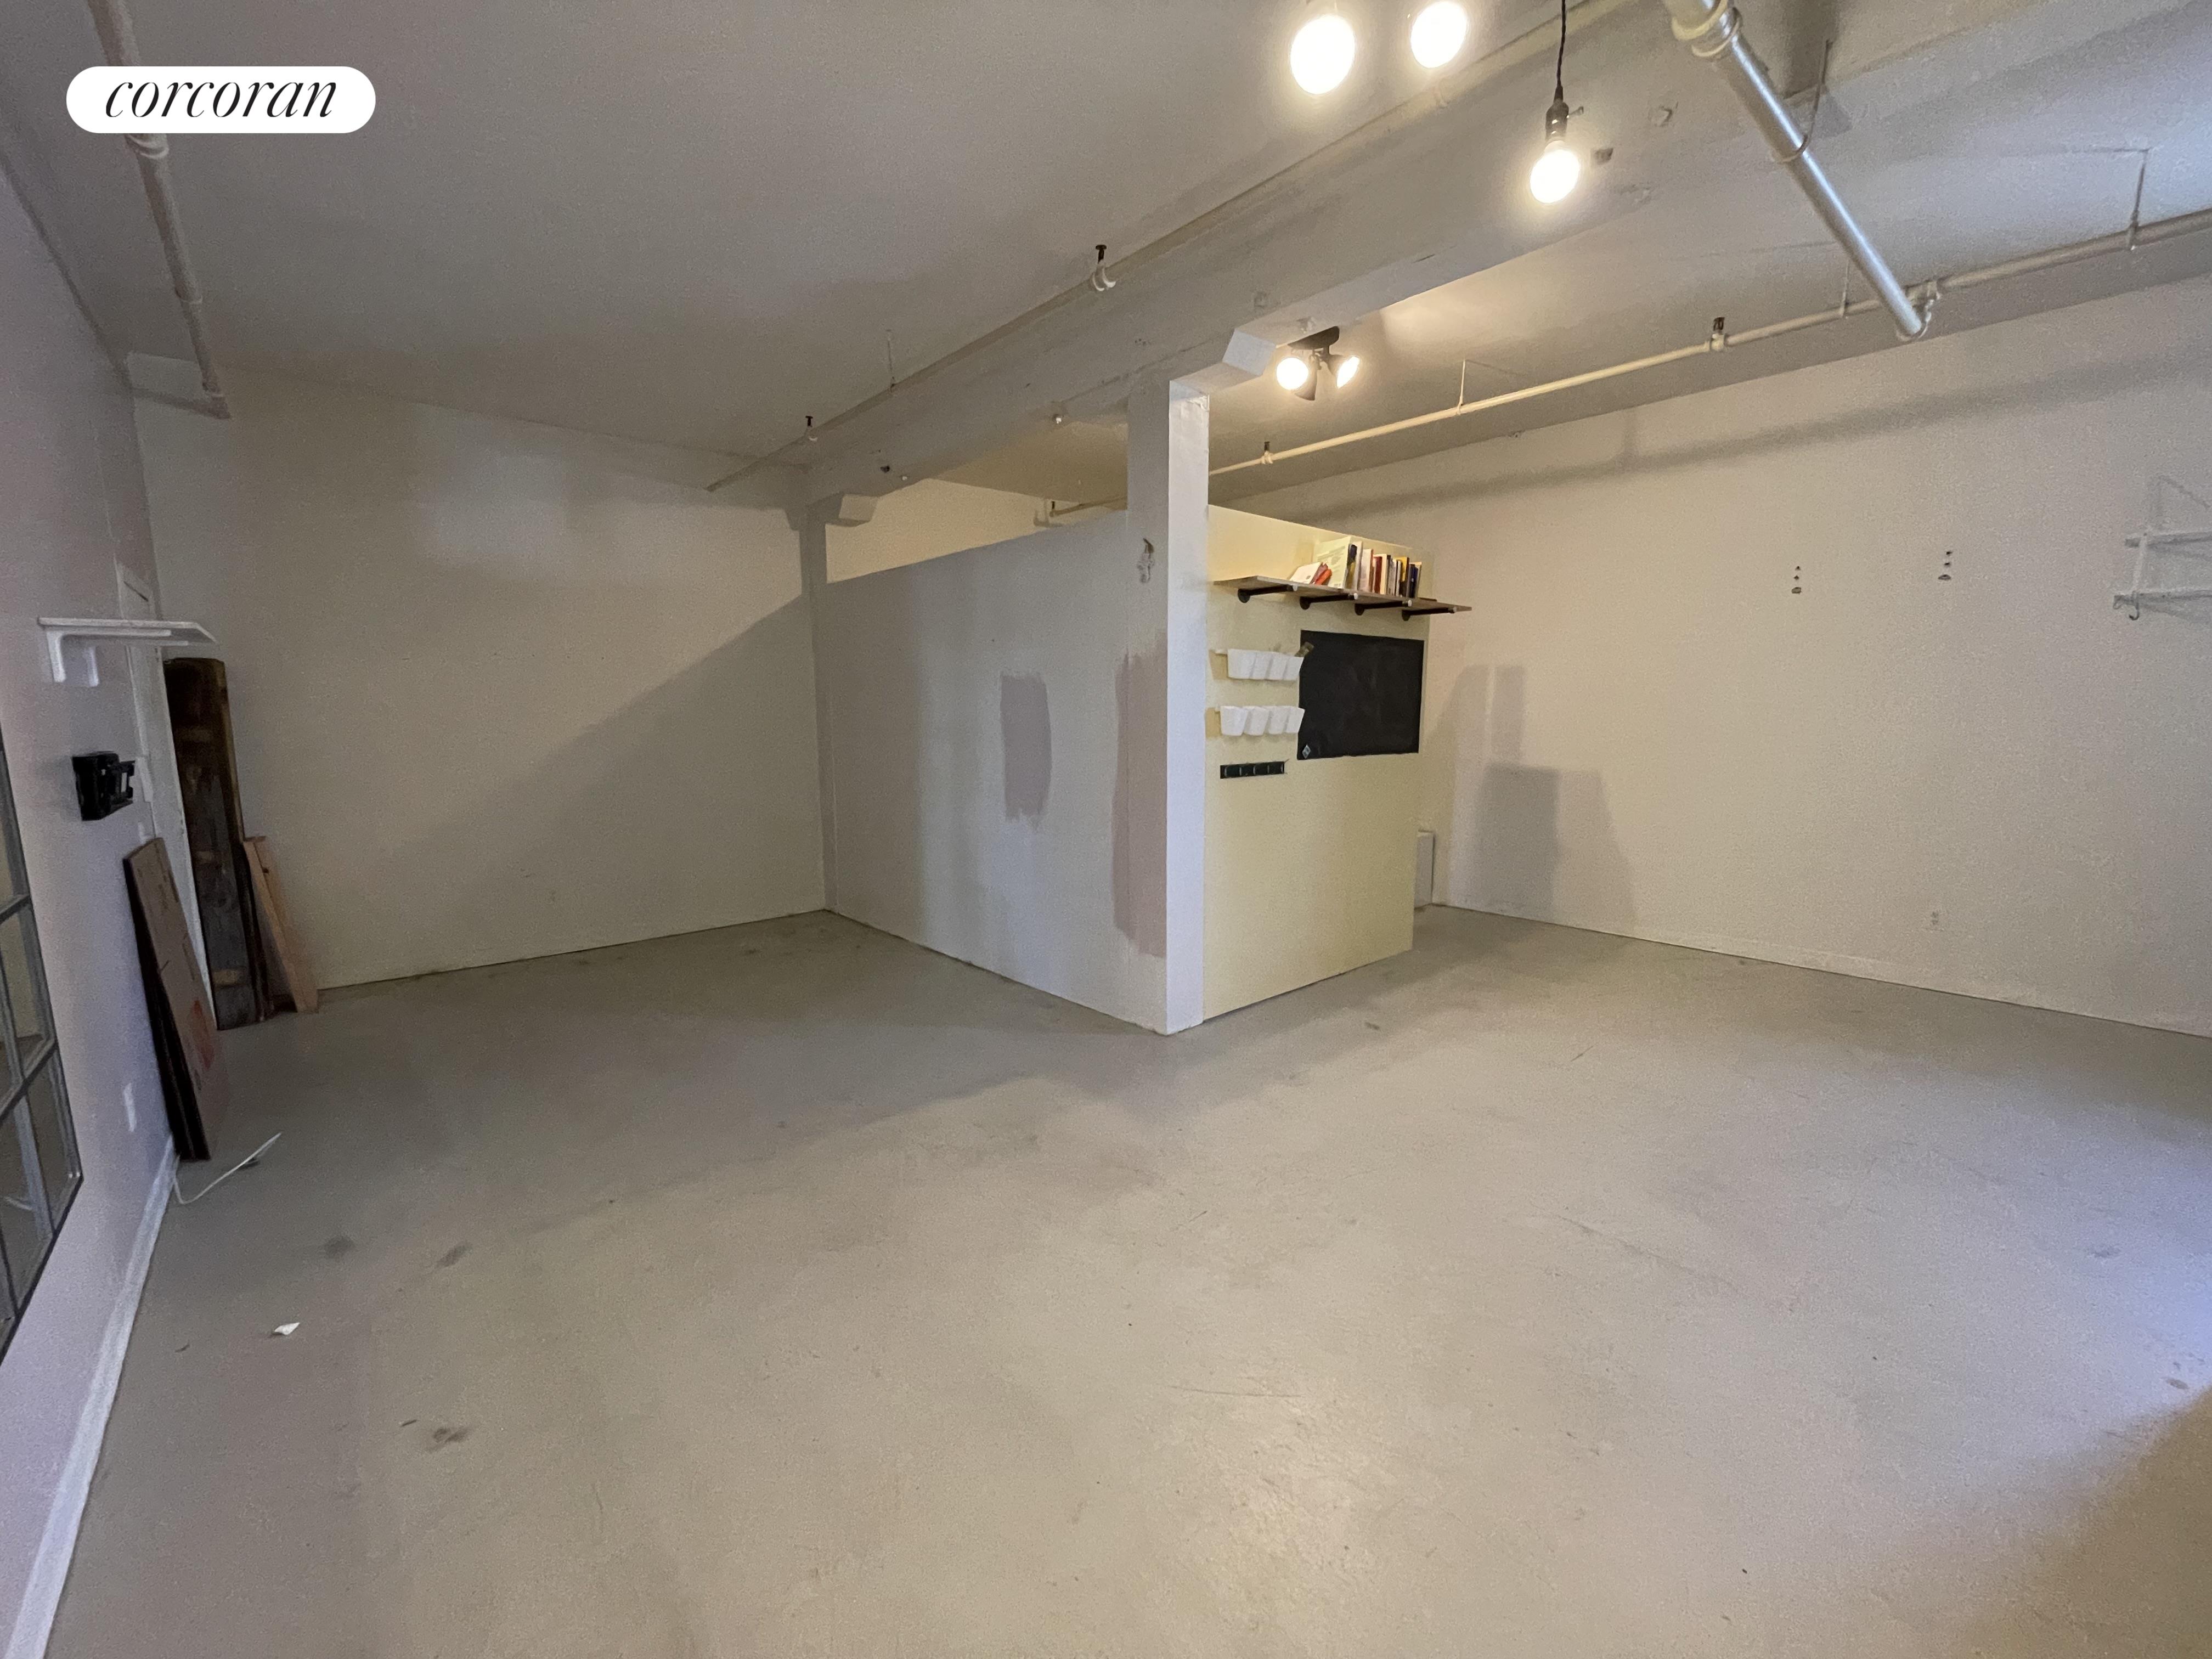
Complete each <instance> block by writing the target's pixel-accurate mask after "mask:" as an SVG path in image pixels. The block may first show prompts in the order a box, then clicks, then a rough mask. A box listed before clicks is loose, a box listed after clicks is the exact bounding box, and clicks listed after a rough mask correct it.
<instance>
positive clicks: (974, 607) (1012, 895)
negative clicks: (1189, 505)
mask: <svg viewBox="0 0 2212 1659" xmlns="http://www.w3.org/2000/svg"><path fill="white" fill-rule="evenodd" d="M824 607H825V610H824V618H823V639H824V641H825V643H824V647H823V680H824V688H825V692H826V698H827V702H828V704H829V739H830V741H829V752H830V754H831V756H832V764H831V789H832V793H833V799H832V802H831V808H832V812H831V817H832V821H833V823H834V824H835V839H836V846H835V860H836V871H837V908H838V909H839V910H840V911H841V912H842V913H843V914H844V915H848V916H851V917H853V918H854V920H855V921H862V922H866V924H867V925H868V926H870V927H879V928H882V929H884V931H885V932H887V933H896V934H898V935H899V936H900V937H902V938H904V939H912V940H914V941H915V943H917V944H920V945H927V946H928V947H929V948H930V949H932V950H933V951H943V952H944V953H945V955H947V956H951V957H958V958H959V959H960V960H962V961H963V962H971V963H976V964H977V965H979V966H981V967H984V968H987V969H991V970H992V971H993V972H994V973H1000V974H1004V975H1006V976H1007V977H1008V978H1010V979H1015V980H1018V981H1022V982H1023V983H1024V984H1027V985H1033V986H1036V987H1040V988H1042V989H1043V990H1047V991H1049V992H1051V993H1053V994H1054V995H1057V996H1063V997H1066V998H1068V999H1069V1000H1073V1001H1075V1002H1079V1003H1082V1004H1084V1005H1085V1006H1088V1007H1092V1008H1097V1009H1100V1010H1102V1011H1103V1012H1107V1013H1109V1014H1113V1015H1115V1017H1117V1018H1121V1019H1127V1020H1130V1021H1132V1022H1133V1023H1136V1024H1146V1025H1153V1026H1157V1025H1158V1023H1159V1021H1160V1018H1161V1008H1162V998H1163V986H1164V978H1163V975H1164V959H1165V944H1164V938H1163V937H1162V934H1161V930H1160V927H1159V922H1158V913H1157V911H1156V909H1154V908H1152V907H1150V906H1149V905H1148V904H1147V903H1146V900H1147V899H1148V898H1149V897H1151V896H1152V890H1153V889H1155V888H1156V887H1157V886H1158V879H1157V877H1156V876H1154V875H1152V874H1151V873H1150V872H1148V871H1146V869H1143V868H1140V867H1139V866H1140V865H1141V864H1142V863H1143V860H1144V854H1145V852H1146V826H1147V824H1148V823H1149V825H1150V826H1151V833H1150V839H1151V841H1152V842H1157V840H1158V834H1159V830H1158V821H1159V815H1160V811H1161V806H1160V801H1159V790H1158V781H1157V779H1156V778H1155V777H1152V774H1154V773H1156V772H1157V763H1156V761H1155V762H1151V763H1148V762H1147V761H1146V757H1145V753H1144V751H1145V750H1146V747H1147V745H1149V747H1150V749H1151V750H1152V752H1153V753H1154V754H1156V753H1157V750H1158V742H1159V726H1160V714H1159V710H1160V703H1159V700H1158V693H1157V690H1152V689H1150V688H1152V687H1153V685H1154V684H1155V683H1156V682H1157V681H1158V678H1159V676H1160V665H1159V664H1158V661H1157V659H1156V653H1158V650H1159V648H1160V646H1159V638H1160V635H1159V628H1158V606H1157V603H1156V596H1155V594H1154V593H1153V592H1152V590H1151V588H1150V587H1149V586H1148V585H1147V584H1146V583H1145V582H1144V581H1142V580H1140V571H1139V556H1138V550H1137V547H1136V545H1135V538H1134V536H1133V532H1131V529H1130V526H1129V522H1128V519H1127V515H1126V514H1124V513H1113V514H1110V515H1109V516H1107V517H1105V518H1102V519H1098V520H1093V521H1091V522H1090V523H1087V524H1083V525H1078V526H1068V527H1065V528H1060V529H1055V530H1048V531H1041V532H1036V533H1035V534H1033V535H1030V536H1027V537H1024V538H1020V539H1018V540H1016V541H1012V542H1006V543H1002V544H998V545H995V546H990V547H979V548H973V549H970V550H967V551H964V552H958V553H954V554H951V555H950V556H945V557H941V558H935V559H931V560H928V561H927V562H921V563H910V564H903V565H900V566H897V567H896V568H887V569H883V570H880V571H878V572H876V573H875V574H870V575H865V576H860V577H857V578H854V579H853V580H848V581H841V582H832V583H830V584H829V586H828V587H827V589H826V591H825V594H824ZM1147 815H1149V817H1147Z"/></svg>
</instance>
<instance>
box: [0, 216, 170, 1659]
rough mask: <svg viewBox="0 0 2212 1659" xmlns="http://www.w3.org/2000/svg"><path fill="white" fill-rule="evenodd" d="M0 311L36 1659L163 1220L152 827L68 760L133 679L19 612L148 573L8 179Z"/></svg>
mask: <svg viewBox="0 0 2212 1659" xmlns="http://www.w3.org/2000/svg"><path fill="white" fill-rule="evenodd" d="M0 317H4V318H5V319H6V321H5V324H4V325H0V387H4V388H5V394H4V396H0V501H5V502H6V503H7V505H6V507H5V509H4V511H0V640H4V641H5V647H4V648H0V738H4V739H5V742H6V745H7V751H8V766H9V773H10V775H11V776H12V778H13V781H14V785H15V809H16V813H17V816H18V818H19V820H20V821H21V825H22V831H23V845H24V854H25V856H26V859H27V861H28V864H29V867H30V878H31V891H32V896H33V900H34V902H35V903H36V906H37V911H38V919H39V934H40V941H41V943H42V944H43V945H44V947H45V951H46V977H47V983H48V985H49V987H50V988H51V989H52V994H53V1001H54V1019H55V1024H56V1026H57V1028H58V1032H59V1036H60V1041H61V1054H62V1064H63V1066H64V1069H65V1071H66V1073H67V1077H68V1082H69V1092H70V1108H71V1110H72V1111H73V1113H74V1114H75V1116H76V1132H77V1140H78V1145H79V1147H80V1150H81V1152H82V1158H83V1163H84V1171H85V1178H84V1188H83V1190H82V1192H81V1193H80V1194H79V1195H78V1197H77V1200H76V1207H75V1208H74V1209H73V1210H72V1211H71V1212H70V1216H69V1218H68V1220H67V1221H66V1222H65V1223H64V1225H63V1227H62V1231H61V1237H60V1238H59V1239H58V1242H57V1243H56V1244H55V1247H54V1253H53V1255H52V1257H51V1259H50V1260H49V1261H48V1262H47V1265H46V1273H45V1276H44V1277H43V1278H42V1279H40V1283H39V1286H38V1289H37V1291H36V1292H35V1294H34V1295H33V1298H32V1302H31V1307H30V1311H29V1313H28V1315H27V1317H26V1318H25V1320H24V1322H23V1327H22V1329H21V1331H19V1332H18V1333H17V1334H16V1337H15V1344H14V1346H12V1347H10V1348H9V1351H8V1354H7V1357H6V1358H5V1360H4V1361H0V1651H4V1652H5V1653H6V1654H7V1655H8V1656H9V1659H32V1656H34V1655H35V1654H36V1653H37V1652H38V1651H39V1650H40V1647H41V1646H42V1645H43V1643H44V1640H45V1635H46V1624H47V1620H49V1619H50V1618H51V1616H52V1610H53V1606H54V1603H55V1600H56V1599H57V1598H58V1596H59V1595H60V1592H61V1575H62V1574H63V1573H64V1571H66V1569H67V1567H68V1565H69V1552H70V1547H71V1546H72V1544H73V1542H74V1541H75V1537H76V1516H77V1514H78V1512H79V1507H80V1505H81V1504H82V1499H83V1496H84V1492H85V1489H86V1486H87V1485H88V1482H89V1480H90V1479H91V1475H92V1471H93V1466H94V1459H95V1457H96V1455H97V1453H98V1450H99V1443H100V1432H101V1431H102V1429H103V1428H104V1427H105V1425H106V1407H107V1403H108V1401H109V1400H110V1399H112V1390H113V1388H114V1383H115V1379H116V1376H117V1375H118V1373H119V1370H120V1367H121V1363H122V1342H123V1340H124V1339H125V1337H126V1336H127V1335H128V1334H129V1328H130V1319H131V1313H132V1311H133V1310H134V1309H135V1307H136V1304H137V1290H138V1285H139V1282H140V1279H139V1275H141V1274H142V1273H143V1267H144V1259H145V1253H146V1251H147V1250H148V1249H150V1247H151V1244H152V1234H151V1231H150V1230H149V1226H148V1223H149V1216H150V1219H151V1222H152V1224H153V1225H158V1224H159V1219H160V1214H161V1212H160V1210H159V1209H153V1210H150V1211H149V1195H150V1194H154V1193H155V1192H156V1191H157V1190H159V1188H158V1187H157V1183H160V1182H163V1181H164V1180H165V1179H166V1177H165V1174H164V1170H165V1168H166V1164H165V1160H166V1157H167V1147H168V1126H167V1120H166V1119H165V1118H164V1116H163V1114H162V1107H161V1081H160V1079H159V1076H158V1075H157V1073H156V1072H155V1065H154V1054H153V1048H152V1046H151V1042H150V1041H149V1036H148V1035H147V1030H146V1004H145V999H144V994H143V991H142V990H141V988H140V985H139V978H138V955H137V945H136V943H135V941H134V938H133V935H132V932H131V909H130V902H129V900H128V899H127V898H126V897H125V891H124V885H123V866H122V860H123V857H124V855H125V854H126V853H128V852H129V851H130V850H131V848H134V847H136V846H137V844H138V843H139V842H142V841H143V840H144V839H145V838H146V837H147V836H148V835H149V833H150V826H149V822H148V819H147V817H146V815H145V813H144V812H143V811H140V810H136V809H131V810H125V811H122V812H118V813H117V814H115V815H114V816H113V817H108V818H106V819H103V820H101V821H100V823H83V822H82V821H81V820H80V819H79V817H78V816H77V808H76V787H75V784H74V782H73V781H72V776H71V773H70V762H69V757H70V755H72V754H75V753H81V752H83V751H85V750H95V749H112V750H118V751H119V752H122V753H129V752H131V750H134V749H136V748H137V742H136V731H135V726H134V722H133V718H132V711H131V679H130V676H129V674H128V672H127V671H126V670H125V664H124V662H123V660H122V659H121V658H120V655H119V647H103V648H102V655H103V661H102V664H101V669H102V672H101V684H100V685H99V686H97V687H95V688H87V687H82V686H58V685H56V684H53V683H52V680H51V679H50V678H48V677H47V674H46V653H45V651H44V649H43V646H42V643H41V639H40V633H39V629H38V624H37V618H38V617H41V616H112V615H114V614H115V610H116V603H117V600H116V567H117V565H118V563H121V564H123V565H125V566H126V567H128V568H130V569H131V570H132V571H134V572H136V573H137V574H138V575H139V576H140V577H141V578H142V579H143V580H151V577H152V574H153V555H152V548H151V544H150V541H149V537H148V534H147V528H146V507H145V497H144V493H143V487H142V485H141V483H140V479H139V470H138V451H137V440H136V438H135V436H134V435H133V434H132V430H131V397H130V393H129V392H128V390H127V389H126V387H125V385H124V382H123V379H122V377H121V375H120V374H118V372H117V371H116V369H115V367H114V366H113V364H112V363H111V362H109V361H108V359H107V357H106V355H105V353H104V352H103V350H102V349H101V347H100V343H99V342H98V341H97V340H96V339H95V338H94V336H93V333H92V331H91V329H90V328H89V327H88V325H86V323H85V321H84V319H83V318H82V316H81V315H80V313H78V311H77V309H76V306H75V304H74V303H73V301H71V300H70V294H69V290H68V289H67V288H66V287H65V286H64V283H63V282H62V279H61V276H60V273H59V272H58V270H57V269H56V267H55V265H54V264H53V262H52V258H50V257H49V256H48V254H47V252H46V247H45V246H44V245H43V244H42V243H41V241H40V239H39V237H38V235H37V234H36V233H35V232H34V231H33V228H32V227H31V224H30V222H29V221H28V220H27V218H26V217H25V216H24V214H23V211H22V210H21V205H20V204H19V203H18V202H17V200H16V198H15V195H14V193H13V191H11V190H10V188H9V185H8V184H7V183H6V181H5V179H4V178H0ZM126 1091H128V1093H129V1095H130V1097H131V1100H132V1105H131V1107H130V1108H129V1109H126V1108H125V1093H126ZM134 1118H135V1121H133V1119H134Z"/></svg>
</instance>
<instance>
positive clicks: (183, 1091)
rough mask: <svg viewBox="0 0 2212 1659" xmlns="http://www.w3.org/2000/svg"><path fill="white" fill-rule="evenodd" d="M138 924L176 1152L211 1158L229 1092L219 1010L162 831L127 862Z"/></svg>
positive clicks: (149, 1014) (140, 954)
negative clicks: (204, 978)
mask: <svg viewBox="0 0 2212 1659" xmlns="http://www.w3.org/2000/svg"><path fill="white" fill-rule="evenodd" d="M123 867H124V872H125V878H126V879H127V881H128V882H129V884H130V888H131V917H132V920H133V921H135V922H136V923H137V928H138V959H139V964H140V967H141V969H142V970H143V973H144V975H145V978H146V1012H147V1018H148V1019H149V1023H150V1024H151V1025H152V1027H153V1031H154V1048H155V1057H156V1059H157V1060H159V1061H160V1062H161V1093H162V1096H163V1098H164V1099H165V1101H166V1102H167V1106H168V1109H169V1127H170V1130H171V1132H172V1133H173V1134H174V1135H175V1137H176V1142H177V1156H178V1157H179V1158H205V1157H207V1156H208V1154H209V1152H210V1148H211V1147H212V1146H213V1144H214V1140H215V1135H216V1128H217V1127H218V1124H219V1122H220V1121H221V1119H222V1111H223V1108H224V1106H225V1105H226V1104H227V1103H228V1098H229V1085H228V1081H227V1080H226V1079H225V1077H224V1073H223V1066H222V1049H221V1048H219V1047H218V1046H217V1044H216V1022H215V1016H214V1015H213V1013H211V1012H210V1010H209V1007H208V993H207V987H206V986H205V985H204V984H203V983H202V982H201V981H200V970H199V962H198V959H197V957H195V956H194V955H193V953H192V936H191V931H190V930H189V929H187V928H186V927H185V908H184V905H183V903H182V902H180V901H179V899H178V897H177V886H176V882H175V879H174V878H173V877H172V876H171V875H170V873H169V855H168V853H167V850H166V849H165V848H163V847H162V845H161V837H159V836H155V838H154V839H153V840H152V841H149V842H147V843H146V844H145V845H144V846H143V847H141V848H138V849H137V851H136V852H134V853H132V854H131V855H130V856H129V857H128V858H126V859H125V860H124V861H123Z"/></svg>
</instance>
